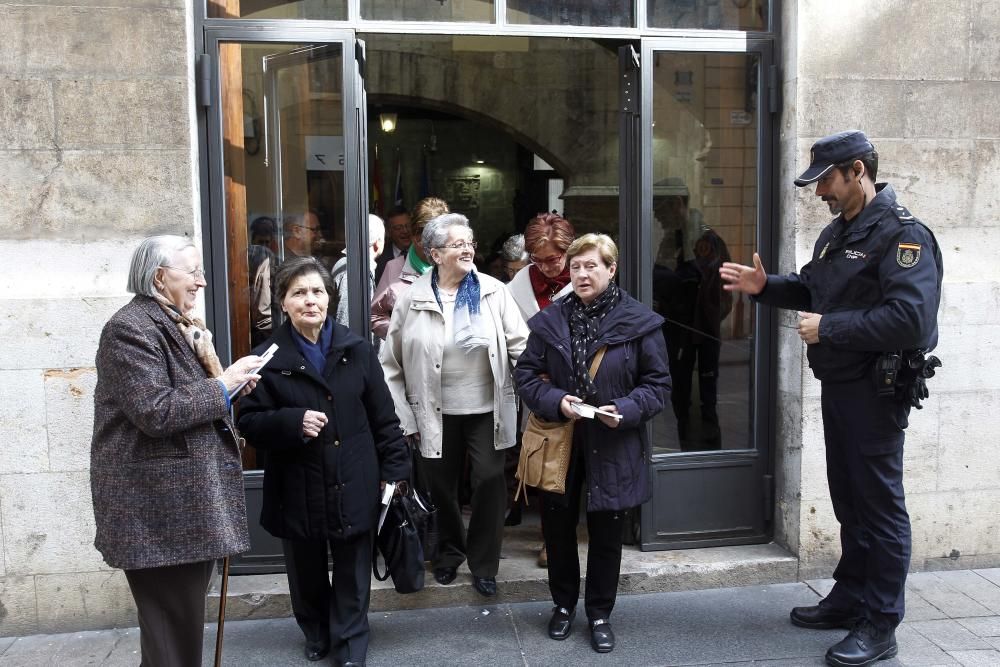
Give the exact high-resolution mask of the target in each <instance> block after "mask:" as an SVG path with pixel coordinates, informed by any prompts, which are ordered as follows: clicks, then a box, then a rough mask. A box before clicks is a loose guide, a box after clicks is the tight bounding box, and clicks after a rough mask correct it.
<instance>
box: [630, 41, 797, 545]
mask: <svg viewBox="0 0 1000 667" xmlns="http://www.w3.org/2000/svg"><path fill="white" fill-rule="evenodd" d="M641 42H642V43H641V48H642V51H641V57H640V76H641V87H640V109H641V111H640V126H641V136H640V138H639V147H638V148H637V149H635V150H634V151H633V154H634V159H637V160H639V163H640V166H639V168H638V172H639V173H640V174H641V180H640V183H639V189H640V192H639V193H633V195H632V196H633V197H636V196H637V197H638V198H639V200H640V215H639V230H638V240H637V241H636V242H633V243H629V244H627V246H626V247H625V248H624V249H623V250H624V251H625V252H624V253H623V259H624V261H626V262H630V263H632V262H634V264H635V268H634V269H633V270H631V271H629V272H628V273H626V274H625V275H624V276H623V279H625V280H627V281H628V284H626V285H625V287H626V289H630V290H632V291H633V294H634V296H635V297H636V298H637V299H638V300H640V301H642V302H643V303H644V304H646V305H650V304H651V303H652V271H653V267H652V260H651V257H650V255H649V245H648V241H647V240H648V239H650V238H652V225H653V154H652V150H651V147H652V145H653V126H652V122H651V121H647V120H645V119H652V118H653V98H652V90H653V69H652V67H651V66H649V64H650V63H652V62H653V60H654V56H655V54H656V53H657V52H661V53H692V52H702V53H746V54H750V53H754V54H757V55H758V57H759V58H760V75H759V76H758V84H757V85H758V89H757V99H758V119H757V145H758V151H757V183H756V188H757V193H758V201H757V236H756V247H757V248H758V252H760V254H761V258H762V260H763V261H764V263H765V264H766V265H768V266H772V265H775V263H776V262H775V260H776V257H777V247H776V242H777V234H776V229H775V228H774V225H772V224H769V223H770V222H771V221H773V220H776V215H775V214H776V210H777V207H776V202H775V195H774V187H773V186H774V182H775V181H774V179H775V169H776V164H777V160H776V157H777V145H776V144H777V131H776V128H775V125H776V123H777V117H778V113H777V112H778V110H779V106H778V101H779V98H778V91H777V85H778V76H777V68H776V65H775V62H774V48H775V41H774V40H773V39H766V38H756V39H753V38H747V36H746V35H745V34H744V35H741V36H736V37H735V38H734V37H733V36H729V35H727V36H721V35H717V36H712V35H703V36H700V37H698V38H695V39H692V38H681V37H666V38H654V37H646V38H643V39H642V40H641ZM643 65H645V66H643ZM623 140H624V137H623ZM623 154H624V149H623ZM625 169H626V165H625V164H624V163H623V164H622V170H623V173H622V183H623V191H624V186H625V185H626V184H627V183H628V181H627V180H625V178H626V174H625V173H624V170H625ZM623 238H626V237H623ZM754 307H755V308H756V313H755V322H756V328H755V331H754V340H753V351H752V354H751V364H752V376H751V377H752V387H751V395H752V399H753V401H754V404H753V412H752V420H753V444H754V446H753V448H750V449H730V450H719V451H710V452H708V451H706V452H690V453H676V454H658V455H655V456H653V457H652V459H651V466H650V476H651V480H650V482H651V484H653V483H655V473H656V472H657V471H658V470H664V469H670V468H676V469H684V468H687V469H691V468H705V467H719V468H721V467H732V466H743V467H747V466H749V467H752V468H753V470H754V471H755V472H754V474H755V475H759V476H760V481H761V494H760V500H761V504H762V508H761V509H762V514H761V516H762V518H763V521H762V523H761V525H759V526H755V527H753V528H752V529H750V530H748V531H747V532H746V534H741V535H735V534H734V535H728V536H719V535H703V536H701V537H699V536H697V535H690V536H688V537H687V538H684V539H678V538H663V537H659V536H657V535H656V534H655V528H654V525H655V524H654V517H653V512H654V507H653V501H652V500H650V501H649V502H647V503H645V504H644V505H643V506H642V510H641V517H640V534H641V541H640V544H641V548H642V549H643V550H644V551H646V550H650V551H652V550H665V549H683V548H701V547H711V546H724V545H737V544H756V543H760V542H762V541H765V540H766V539H768V538H769V537H770V536H771V535H772V534H773V530H772V524H773V516H774V476H773V472H772V471H773V469H774V451H773V450H774V444H775V437H774V436H775V413H776V411H775V408H774V406H775V396H776V378H775V363H774V361H775V354H776V341H777V335H776V326H777V317H776V316H775V314H774V311H773V310H772V309H769V308H762V307H761V306H759V305H756V304H755V305H754ZM667 409H669V406H668V407H667ZM648 435H649V438H650V442H651V441H652V425H651V424H650V425H648ZM676 509H677V510H678V511H684V510H683V508H676Z"/></svg>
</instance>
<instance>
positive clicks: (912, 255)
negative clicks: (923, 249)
mask: <svg viewBox="0 0 1000 667" xmlns="http://www.w3.org/2000/svg"><path fill="white" fill-rule="evenodd" d="M919 261H920V244H919V243H900V244H899V247H898V248H896V263H897V264H899V265H900V266H901V267H903V268H904V269H910V268H913V267H914V266H916V265H917V262H919Z"/></svg>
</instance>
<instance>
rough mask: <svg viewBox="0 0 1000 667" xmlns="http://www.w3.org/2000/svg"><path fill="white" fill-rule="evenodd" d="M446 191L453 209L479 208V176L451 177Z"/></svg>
mask: <svg viewBox="0 0 1000 667" xmlns="http://www.w3.org/2000/svg"><path fill="white" fill-rule="evenodd" d="M445 191H446V193H447V194H446V195H445V196H446V198H447V201H448V205H449V206H451V208H452V210H456V211H468V210H472V209H478V208H479V176H461V177H452V178H449V179H448V180H447V182H446V187H445Z"/></svg>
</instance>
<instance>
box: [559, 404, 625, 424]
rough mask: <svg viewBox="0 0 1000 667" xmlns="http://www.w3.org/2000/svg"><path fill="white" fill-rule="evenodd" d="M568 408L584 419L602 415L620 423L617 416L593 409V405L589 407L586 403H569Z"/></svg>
mask: <svg viewBox="0 0 1000 667" xmlns="http://www.w3.org/2000/svg"><path fill="white" fill-rule="evenodd" d="M569 407H571V408H572V409H573V411H574V412H575V413H576V414H578V415H580V416H581V417H584V418H586V419H593V418H594V417H596V416H597V415H604V416H605V417H611V418H612V419H617V420H619V421H621V418H622V416H621V415H619V414H615V413H614V412H608V411H606V410H601V409H599V408H595V407H594V406H593V405H589V404H587V403H570V404H569Z"/></svg>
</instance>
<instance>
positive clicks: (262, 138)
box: [203, 26, 371, 572]
mask: <svg viewBox="0 0 1000 667" xmlns="http://www.w3.org/2000/svg"><path fill="white" fill-rule="evenodd" d="M205 37H206V39H205V47H206V54H207V55H206V57H207V58H208V61H209V63H211V65H212V67H211V68H210V69H211V74H212V79H211V80H212V83H213V84H214V85H213V86H212V91H211V103H210V105H209V111H208V122H207V129H208V159H209V173H210V177H209V183H210V202H211V204H210V206H211V216H212V220H213V221H214V223H215V224H213V225H211V230H212V234H213V238H212V239H210V241H211V243H210V246H211V248H212V253H213V266H214V267H215V271H214V272H213V286H212V287H213V289H212V292H213V293H214V294H216V295H227V296H228V299H225V298H216V299H215V301H214V303H213V304H212V308H213V315H214V319H215V329H216V340H217V347H218V348H219V352H220V356H221V357H222V358H223V359H225V358H227V357H228V358H232V359H235V358H238V357H240V356H243V355H245V354H248V353H249V352H250V350H251V349H252V348H253V347H255V346H257V345H259V344H260V343H262V342H264V341H265V340H267V338H268V337H269V336H270V334H271V331H272V329H273V328H274V327H277V326H279V324H280V308H279V307H278V306H277V304H274V303H272V289H273V286H274V285H273V280H274V276H275V273H276V269H277V267H278V266H279V265H280V264H281V262H282V261H284V260H285V259H287V258H290V257H295V256H312V257H315V258H317V259H318V260H320V261H321V262H322V263H323V264H324V265H325V266H326V267H327V268H328V269H330V270H332V269H333V268H334V267H335V266H336V265H337V264H338V262H341V263H343V262H346V271H347V274H346V275H347V279H348V291H349V293H350V294H363V295H365V298H359V299H350V302H349V306H350V309H351V310H350V322H351V325H352V328H353V329H354V330H355V331H358V332H364V331H366V330H367V321H368V315H367V308H368V303H369V301H370V296H371V295H370V294H368V292H369V289H370V287H369V281H368V276H367V273H368V262H367V257H368V252H367V247H368V240H367V236H368V224H367V210H368V202H367V196H366V193H367V160H366V159H365V142H364V134H365V96H364V85H363V79H362V73H363V70H364V45H363V44H362V43H360V42H356V40H355V38H354V34H353V32H351V31H331V30H316V29H311V28H297V29H294V30H288V29H283V30H279V29H277V28H275V29H260V28H257V29H247V28H244V27H242V26H240V27H234V28H207V29H206V35H205ZM203 71H204V68H203ZM218 221H222V223H221V224H220V223H219V222H218ZM216 234H217V235H218V238H214V236H215V235H216ZM359 258H361V261H359ZM220 267H224V269H225V270H220ZM334 307H335V306H334V304H332V303H331V310H333V309H334ZM227 333H228V336H227V335H226V334H227ZM243 458H244V460H243V466H244V469H245V470H246V471H247V472H246V476H245V479H246V488H247V504H248V513H249V515H250V516H251V517H254V519H253V520H251V521H250V524H251V539H252V542H253V549H252V552H251V553H250V554H249V555H246V556H244V557H242V558H240V559H239V562H238V563H235V562H234V568H236V569H237V570H238V571H243V572H248V571H256V572H261V571H273V570H277V569H280V563H281V545H280V542H278V541H277V540H275V539H274V538H272V537H271V536H270V535H268V534H267V533H266V532H264V531H263V530H262V529H261V528H260V527H259V526H258V525H257V521H256V520H255V518H256V517H257V516H258V515H259V504H260V490H261V484H262V476H263V475H262V470H261V468H262V466H261V464H262V461H260V460H258V455H257V454H256V451H255V450H254V449H252V448H247V449H246V450H245V451H244V455H243Z"/></svg>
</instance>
